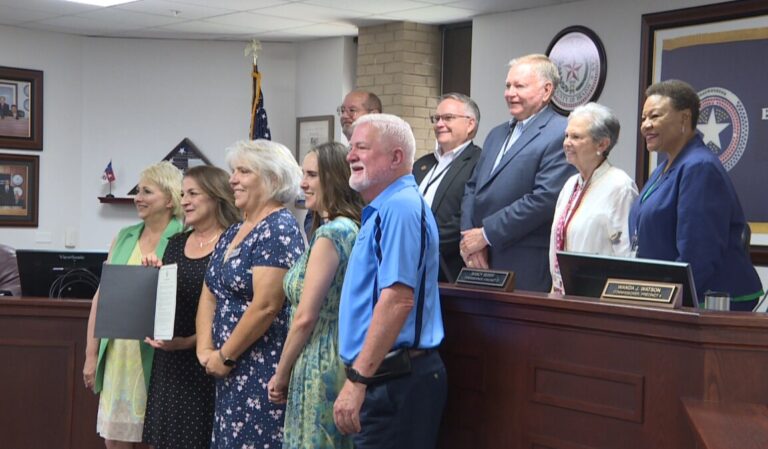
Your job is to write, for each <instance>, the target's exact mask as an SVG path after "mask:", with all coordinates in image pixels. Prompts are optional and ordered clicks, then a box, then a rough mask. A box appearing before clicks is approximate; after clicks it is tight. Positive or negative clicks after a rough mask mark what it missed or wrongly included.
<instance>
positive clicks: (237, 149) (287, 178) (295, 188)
mask: <svg viewBox="0 0 768 449" xmlns="http://www.w3.org/2000/svg"><path fill="white" fill-rule="evenodd" d="M226 161H227V164H228V165H229V167H230V168H232V169H234V168H235V167H234V166H235V164H236V163H242V164H244V165H245V166H247V167H248V168H250V169H251V170H253V171H254V172H256V173H258V174H259V177H260V178H261V179H262V182H264V188H265V191H266V192H267V194H269V195H271V198H270V199H271V200H275V201H278V202H280V203H283V204H285V203H290V202H292V201H294V200H295V199H296V197H297V196H298V195H299V183H300V182H301V168H300V167H299V164H298V162H296V159H295V158H294V157H293V153H291V151H290V150H289V149H288V148H286V146H285V145H283V144H280V143H277V142H272V141H269V140H264V139H257V140H250V141H249V140H241V141H239V142H235V144H234V145H233V146H232V147H230V148H228V149H227V156H226Z"/></svg>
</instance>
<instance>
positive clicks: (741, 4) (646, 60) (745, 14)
mask: <svg viewBox="0 0 768 449" xmlns="http://www.w3.org/2000/svg"><path fill="white" fill-rule="evenodd" d="M641 37H642V40H641V60H640V86H639V92H638V117H640V116H641V115H642V109H643V103H644V102H645V89H646V88H647V87H648V86H649V85H651V84H653V83H655V82H658V81H661V80H667V79H680V80H683V81H686V82H688V83H689V84H691V85H692V86H693V88H694V89H696V91H697V92H698V94H699V98H700V100H701V110H700V116H699V122H698V131H699V132H700V133H701V134H702V137H703V138H704V143H705V144H706V145H707V146H708V147H709V149H710V150H711V151H712V152H713V153H715V154H717V155H718V156H719V158H720V161H721V162H722V163H723V166H724V167H725V169H726V170H727V171H728V173H729V175H730V176H731V180H732V181H733V184H734V186H735V187H736V191H737V193H738V195H739V199H740V201H741V205H742V207H743V209H744V213H745V215H746V217H747V220H748V221H749V223H750V227H751V229H752V240H751V242H752V260H753V261H754V262H755V263H757V264H763V265H765V264H768V202H767V201H765V197H764V196H763V195H764V192H765V187H764V185H763V180H764V178H765V175H766V173H768V158H766V157H765V148H766V147H768V126H766V123H767V122H766V120H768V90H766V89H765V74H766V73H768V59H766V58H765V57H764V55H766V54H768V3H767V2H765V1H764V0H760V1H757V0H744V1H734V2H728V3H718V4H714V5H707V6H701V7H694V8H686V9H678V10H674V11H667V12H660V13H654V14H645V15H643V17H642V36H641ZM637 128H638V131H637V132H638V134H637V159H636V160H637V165H636V174H635V175H636V176H635V180H636V182H637V184H638V187H641V188H642V186H643V184H644V183H645V181H646V180H647V179H648V176H649V174H650V173H651V172H652V171H653V169H654V168H655V167H656V165H657V164H658V160H657V155H656V154H655V153H648V152H647V151H646V149H645V142H644V140H643V139H642V136H641V135H640V134H639V126H638V127H637Z"/></svg>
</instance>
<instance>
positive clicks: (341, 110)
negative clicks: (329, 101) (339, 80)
mask: <svg viewBox="0 0 768 449" xmlns="http://www.w3.org/2000/svg"><path fill="white" fill-rule="evenodd" d="M363 111H365V112H368V111H367V110H366V109H357V108H345V107H344V106H339V107H338V108H336V113H337V114H339V117H341V116H342V115H344V114H347V115H349V116H351V117H356V116H357V115H358V114H362V113H363Z"/></svg>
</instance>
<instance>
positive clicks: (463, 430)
mask: <svg viewBox="0 0 768 449" xmlns="http://www.w3.org/2000/svg"><path fill="white" fill-rule="evenodd" d="M441 292H442V305H443V316H444V319H445V327H446V340H445V343H444V345H443V349H442V350H441V353H442V354H443V358H444V360H445V363H446V366H447V369H448V384H449V398H448V404H447V407H446V414H445V417H444V423H443V428H442V430H441V444H440V447H442V448H449V449H453V448H457V449H458V448H467V447H472V448H494V449H496V448H526V449H528V448H531V449H532V448H537V449H544V448H548V449H609V448H610V449H615V448H622V449H625V448H626V449H634V448H636V449H641V448H642V449H646V448H647V449H651V448H653V449H666V448H669V449H673V448H674V449H681V448H694V447H695V442H696V440H695V437H694V432H693V431H692V429H691V426H690V423H689V422H688V420H687V418H686V413H685V411H684V407H683V405H682V398H695V399H702V400H710V401H725V402H757V403H768V382H765V380H764V374H765V372H768V318H767V317H766V316H764V315H759V314H752V313H736V312H734V313H714V312H708V311H697V310H692V309H685V310H660V309H647V308H636V307H629V306H624V305H615V304H600V303H597V302H595V301H591V300H586V299H577V298H574V299H555V298H549V297H548V295H545V294H536V293H528V292H520V293H509V294H506V293H495V292H477V291H473V290H469V289H463V288H456V287H452V286H447V285H443V286H442V288H441ZM761 378H762V379H761Z"/></svg>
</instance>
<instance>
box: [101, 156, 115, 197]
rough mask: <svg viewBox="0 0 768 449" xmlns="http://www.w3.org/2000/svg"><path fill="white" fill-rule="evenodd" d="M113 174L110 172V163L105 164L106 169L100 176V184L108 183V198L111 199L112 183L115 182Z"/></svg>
mask: <svg viewBox="0 0 768 449" xmlns="http://www.w3.org/2000/svg"><path fill="white" fill-rule="evenodd" d="M115 179H117V178H115V172H114V170H112V161H111V160H110V161H109V164H107V168H105V169H104V173H102V174H101V182H102V184H106V183H109V195H107V196H108V197H112V196H114V195H112V183H113V182H115Z"/></svg>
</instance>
